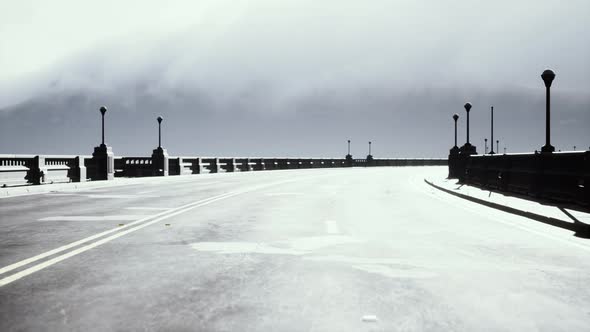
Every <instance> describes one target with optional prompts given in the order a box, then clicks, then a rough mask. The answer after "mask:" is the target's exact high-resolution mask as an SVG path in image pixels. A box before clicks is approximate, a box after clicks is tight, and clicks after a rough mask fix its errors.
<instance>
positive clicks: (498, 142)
mask: <svg viewBox="0 0 590 332" xmlns="http://www.w3.org/2000/svg"><path fill="white" fill-rule="evenodd" d="M493 144H494V143H492V145H493ZM496 152H498V153H500V140H499V139H497V140H496Z"/></svg>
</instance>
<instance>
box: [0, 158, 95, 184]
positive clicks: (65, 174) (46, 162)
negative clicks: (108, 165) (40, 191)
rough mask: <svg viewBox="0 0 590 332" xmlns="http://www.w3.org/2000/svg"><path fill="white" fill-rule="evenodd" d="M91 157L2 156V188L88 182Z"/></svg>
mask: <svg viewBox="0 0 590 332" xmlns="http://www.w3.org/2000/svg"><path fill="white" fill-rule="evenodd" d="M88 158H90V157H89V156H61V155H38V156H35V155H5V154H3V155H0V186H2V187H6V186H18V185H26V184H44V183H58V182H81V181H82V182H83V181H86V179H87V176H86V167H85V160H86V159H88Z"/></svg>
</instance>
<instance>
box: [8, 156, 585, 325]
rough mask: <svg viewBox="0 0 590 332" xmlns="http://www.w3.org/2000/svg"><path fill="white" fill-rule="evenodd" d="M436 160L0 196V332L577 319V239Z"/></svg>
mask: <svg viewBox="0 0 590 332" xmlns="http://www.w3.org/2000/svg"><path fill="white" fill-rule="evenodd" d="M446 172H447V168H446V167H405V168H404V167H399V168H393V167H383V168H352V169H348V168H343V169H313V170H285V171H262V172H248V173H229V174H210V175H195V176H185V177H169V178H150V179H138V180H137V181H135V182H133V181H130V182H125V183H123V184H122V185H117V186H105V187H96V188H87V189H76V190H74V189H72V190H64V189H60V190H56V191H55V192H50V193H46V194H37V195H28V196H19V197H9V198H2V199H0V273H1V274H0V331H475V330H487V331H531V330H537V331H583V330H586V331H587V330H590V324H589V322H590V259H589V258H590V240H585V239H579V238H575V237H573V236H572V233H571V232H569V231H566V230H563V229H559V228H555V227H552V226H549V225H545V224H540V223H536V222H534V221H532V220H529V219H525V218H522V217H518V216H514V215H510V214H507V213H504V212H501V211H497V210H493V209H490V208H487V207H482V206H479V205H477V204H475V203H471V202H468V201H464V200H461V199H460V198H457V197H454V196H450V195H448V194H446V193H443V192H440V191H437V190H436V189H434V188H432V187H430V186H428V185H427V184H425V183H424V181H423V180H424V178H443V177H444V176H445V175H446ZM115 182H117V181H115Z"/></svg>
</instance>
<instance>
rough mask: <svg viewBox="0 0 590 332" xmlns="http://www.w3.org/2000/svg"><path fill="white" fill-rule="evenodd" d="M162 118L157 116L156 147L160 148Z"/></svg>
mask: <svg viewBox="0 0 590 332" xmlns="http://www.w3.org/2000/svg"><path fill="white" fill-rule="evenodd" d="M162 120H164V119H163V118H162V117H161V116H159V117H158V148H160V149H161V148H162Z"/></svg>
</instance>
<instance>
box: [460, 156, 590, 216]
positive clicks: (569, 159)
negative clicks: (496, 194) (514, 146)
mask: <svg viewBox="0 0 590 332" xmlns="http://www.w3.org/2000/svg"><path fill="white" fill-rule="evenodd" d="M449 177H451V178H458V179H459V181H460V182H461V183H465V184H469V185H473V186H477V187H480V188H486V189H491V190H498V191H502V192H508V193H514V194H520V195H527V196H531V197H534V198H536V199H546V200H550V201H557V202H568V203H575V204H578V205H582V206H586V207H590V151H580V152H555V153H519V154H503V155H471V156H468V155H460V154H458V155H451V156H449Z"/></svg>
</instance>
